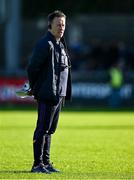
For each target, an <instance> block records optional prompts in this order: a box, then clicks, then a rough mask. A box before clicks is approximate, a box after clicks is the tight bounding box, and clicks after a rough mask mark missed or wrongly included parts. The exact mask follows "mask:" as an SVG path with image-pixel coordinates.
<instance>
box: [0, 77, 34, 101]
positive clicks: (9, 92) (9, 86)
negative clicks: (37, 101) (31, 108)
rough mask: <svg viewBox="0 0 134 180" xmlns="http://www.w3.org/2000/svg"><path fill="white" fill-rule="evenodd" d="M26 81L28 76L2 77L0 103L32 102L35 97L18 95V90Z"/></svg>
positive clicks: (0, 79) (0, 81)
mask: <svg viewBox="0 0 134 180" xmlns="http://www.w3.org/2000/svg"><path fill="white" fill-rule="evenodd" d="M25 82H27V79H26V78H0V103H1V102H13V103H19V102H20V103H32V102H33V101H34V99H33V97H26V98H20V97H18V96H17V95H16V91H17V90H18V89H20V88H22V86H23V84H24V83H25Z"/></svg>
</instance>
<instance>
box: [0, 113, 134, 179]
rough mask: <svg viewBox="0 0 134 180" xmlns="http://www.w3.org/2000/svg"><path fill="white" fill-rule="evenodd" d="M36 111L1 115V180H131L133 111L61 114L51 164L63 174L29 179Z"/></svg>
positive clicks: (133, 174)
mask: <svg viewBox="0 0 134 180" xmlns="http://www.w3.org/2000/svg"><path fill="white" fill-rule="evenodd" d="M36 117H37V114H36V112H35V111H0V179H134V113H133V112H62V113H61V116H60V120H59V126H58V130H57V131H56V133H55V135H53V137H52V148H51V161H53V162H54V164H55V166H56V168H57V169H59V170H61V171H62V173H61V174H55V173H53V174H51V175H46V174H33V173H30V169H31V166H32V161H33V154H32V136H33V131H34V128H35V125H36Z"/></svg>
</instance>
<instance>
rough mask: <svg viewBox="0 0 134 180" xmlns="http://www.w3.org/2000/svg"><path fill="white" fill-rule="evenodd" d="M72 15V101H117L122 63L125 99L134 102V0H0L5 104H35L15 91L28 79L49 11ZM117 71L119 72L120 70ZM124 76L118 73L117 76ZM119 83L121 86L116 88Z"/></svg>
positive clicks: (0, 87) (0, 90) (125, 103)
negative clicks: (114, 72)
mask: <svg viewBox="0 0 134 180" xmlns="http://www.w3.org/2000/svg"><path fill="white" fill-rule="evenodd" d="M55 9H61V10H62V11H64V13H65V14H66V15H67V28H66V33H65V37H66V40H67V42H68V49H69V53H70V57H71V60H72V81H73V84H72V85H73V101H72V103H71V104H70V105H72V106H89V107H92V106H93V107H97V106H99V107H109V106H110V107H111V106H114V105H113V104H111V103H109V102H110V101H111V100H110V99H112V101H113V100H114V101H118V97H117V96H112V89H113V85H112V84H111V76H110V71H111V68H112V67H114V68H115V64H117V63H120V64H121V73H122V78H123V80H122V82H121V83H120V87H118V88H119V89H120V91H119V94H120V95H119V96H120V99H121V101H120V103H119V104H118V106H117V105H115V107H134V85H133V84H134V2H133V1H132V0H128V1H121V0H118V1H115V0H109V1H106V0H103V1H102V0H95V1H92V2H90V1H87V0H83V1H81V0H80V1H79V3H78V2H75V1H73V2H72V1H70V0H68V1H67V2H63V1H61V0H59V1H55V2H53V1H52V0H47V1H42V0H38V1H37V0H29V1H27V0H10V1H9V0H0V40H1V41H0V55H1V56H0V104H1V105H3V104H9V103H10V104H16V103H17V104H18V103H19V104H26V103H27V104H32V103H33V99H31V98H26V99H19V98H18V97H16V95H15V91H16V90H17V89H18V88H20V87H21V86H22V84H23V83H24V82H25V81H27V74H26V66H27V63H28V59H29V56H30V54H31V52H32V49H33V47H34V45H35V44H36V41H37V40H38V39H39V38H40V37H41V36H42V35H43V34H44V33H45V32H46V31H47V14H48V13H50V12H52V11H53V10H55ZM115 76H116V75H115ZM116 79H118V77H117V78H116ZM114 89H117V88H114Z"/></svg>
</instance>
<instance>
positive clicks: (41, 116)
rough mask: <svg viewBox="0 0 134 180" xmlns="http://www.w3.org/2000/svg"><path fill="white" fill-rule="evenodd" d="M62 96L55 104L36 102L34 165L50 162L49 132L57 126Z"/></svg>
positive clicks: (53, 130)
mask: <svg viewBox="0 0 134 180" xmlns="http://www.w3.org/2000/svg"><path fill="white" fill-rule="evenodd" d="M62 100H63V97H61V98H60V99H59V102H58V103H57V104H56V105H50V104H47V103H44V102H38V119H37V125H36V128H35V131H34V136H33V151H34V166H36V165H38V164H39V163H44V164H48V163H49V162H50V145H51V134H53V133H54V132H55V130H56V128H57V124H58V119H59V113H60V110H61V106H62Z"/></svg>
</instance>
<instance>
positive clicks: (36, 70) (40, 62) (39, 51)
mask: <svg viewBox="0 0 134 180" xmlns="http://www.w3.org/2000/svg"><path fill="white" fill-rule="evenodd" d="M48 54H49V46H48V43H47V42H43V41H40V42H39V43H37V45H36V46H35V48H34V50H33V53H32V55H31V57H30V60H29V64H28V66H27V73H28V80H29V84H30V88H31V89H33V87H34V85H35V83H36V81H37V79H38V78H39V74H40V72H41V69H42V66H43V67H44V65H45V64H46V63H47V59H48Z"/></svg>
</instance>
